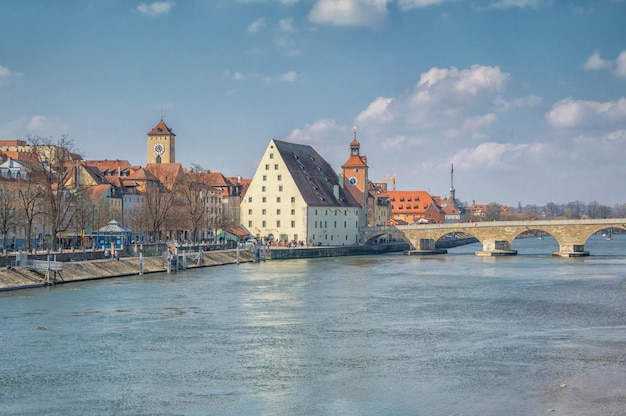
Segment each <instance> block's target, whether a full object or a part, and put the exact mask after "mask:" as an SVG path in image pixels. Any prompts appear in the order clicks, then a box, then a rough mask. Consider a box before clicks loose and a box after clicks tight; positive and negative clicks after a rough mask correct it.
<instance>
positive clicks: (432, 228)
mask: <svg viewBox="0 0 626 416" xmlns="http://www.w3.org/2000/svg"><path fill="white" fill-rule="evenodd" d="M608 229H624V230H626V218H609V219H591V220H545V221H541V220H539V221H493V222H473V223H456V224H419V225H417V224H415V225H403V226H396V227H374V228H372V229H366V230H364V231H363V232H362V234H363V235H362V237H365V238H362V239H361V241H371V238H368V236H370V237H371V236H374V235H383V234H387V235H389V236H391V238H395V239H397V240H405V241H408V242H409V243H410V244H411V246H412V248H413V249H415V250H429V249H434V247H435V243H436V242H437V241H438V240H439V239H440V238H442V237H443V236H445V235H447V234H450V233H453V232H463V233H465V234H467V235H470V236H472V237H475V238H476V239H477V240H478V241H480V243H481V244H482V246H483V249H482V250H481V251H478V252H476V254H477V255H485V256H499V255H514V254H517V251H515V250H512V249H511V243H512V242H513V240H514V239H515V238H517V237H518V236H519V235H521V234H522V233H524V232H527V231H529V230H537V231H540V232H544V233H546V234H549V235H551V236H552V237H553V238H554V239H555V240H556V241H557V243H558V245H559V249H558V251H554V252H552V254H553V255H555V256H563V257H578V256H587V255H589V252H587V251H585V243H586V241H587V240H588V239H589V237H591V236H592V235H593V234H595V233H597V232H599V231H602V230H608Z"/></svg>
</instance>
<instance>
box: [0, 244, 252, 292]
mask: <svg viewBox="0 0 626 416" xmlns="http://www.w3.org/2000/svg"><path fill="white" fill-rule="evenodd" d="M196 254H197V253H196ZM200 254H201V255H202V261H201V262H199V261H198V259H197V257H196V258H195V259H193V261H192V256H189V259H188V261H187V268H188V269H193V268H198V267H210V266H221V265H226V264H236V263H237V261H239V262H241V263H245V262H251V261H253V255H252V253H250V252H248V251H245V250H240V252H239V257H238V255H237V250H221V251H207V252H201V253H200ZM143 260H144V263H143V272H144V273H162V272H166V271H167V270H168V256H167V255H161V256H155V257H144V259H143ZM178 260H179V262H178V264H179V271H178V272H182V271H181V270H180V269H181V267H182V261H181V260H182V256H181V255H179V258H178ZM57 264H58V263H57ZM174 265H175V261H172V263H171V265H170V270H172V272H174V267H175V266H174ZM60 267H61V270H60V271H59V272H57V273H56V275H55V274H54V273H53V272H50V275H49V277H47V276H46V271H45V270H36V271H35V270H31V269H29V268H26V267H9V268H3V269H0V291H5V290H15V289H26V288H33V287H41V286H46V285H50V284H51V283H54V284H63V283H70V282H79V281H84V280H97V279H107V278H112V277H122V276H133V275H138V274H139V268H140V259H139V257H120V258H119V259H111V258H107V259H101V260H86V261H68V262H63V263H61V266H60Z"/></svg>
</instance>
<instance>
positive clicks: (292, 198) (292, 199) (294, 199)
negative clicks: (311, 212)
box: [291, 196, 317, 214]
mask: <svg viewBox="0 0 626 416" xmlns="http://www.w3.org/2000/svg"><path fill="white" fill-rule="evenodd" d="M291 202H296V197H295V196H292V197H291ZM315 213H316V214H317V211H315Z"/></svg>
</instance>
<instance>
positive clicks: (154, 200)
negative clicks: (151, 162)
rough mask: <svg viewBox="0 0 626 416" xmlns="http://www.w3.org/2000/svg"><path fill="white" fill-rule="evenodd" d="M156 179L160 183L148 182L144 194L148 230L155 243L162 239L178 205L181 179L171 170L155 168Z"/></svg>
mask: <svg viewBox="0 0 626 416" xmlns="http://www.w3.org/2000/svg"><path fill="white" fill-rule="evenodd" d="M152 173H153V174H154V176H155V177H157V178H158V179H159V181H148V182H147V183H146V190H145V193H144V207H145V219H146V224H147V230H148V233H149V234H150V238H151V239H152V240H153V241H159V240H161V238H162V231H165V230H163V228H162V227H163V226H165V225H167V220H168V218H170V215H171V212H170V211H171V210H172V207H174V206H175V204H176V197H177V192H178V187H179V184H180V178H179V177H177V176H176V174H175V173H173V172H172V171H171V170H168V169H165V168H161V167H159V166H157V167H153V172H152Z"/></svg>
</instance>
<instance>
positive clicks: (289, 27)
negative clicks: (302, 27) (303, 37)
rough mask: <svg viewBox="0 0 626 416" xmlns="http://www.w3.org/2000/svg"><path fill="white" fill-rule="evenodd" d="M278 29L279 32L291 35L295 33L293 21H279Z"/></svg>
mask: <svg viewBox="0 0 626 416" xmlns="http://www.w3.org/2000/svg"><path fill="white" fill-rule="evenodd" d="M278 29H279V30H280V31H281V32H288V33H292V32H295V31H296V28H295V27H294V26H293V19H291V18H290V19H280V20H279V21H278Z"/></svg>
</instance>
